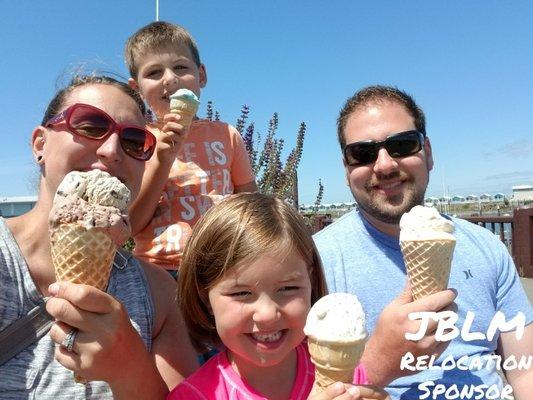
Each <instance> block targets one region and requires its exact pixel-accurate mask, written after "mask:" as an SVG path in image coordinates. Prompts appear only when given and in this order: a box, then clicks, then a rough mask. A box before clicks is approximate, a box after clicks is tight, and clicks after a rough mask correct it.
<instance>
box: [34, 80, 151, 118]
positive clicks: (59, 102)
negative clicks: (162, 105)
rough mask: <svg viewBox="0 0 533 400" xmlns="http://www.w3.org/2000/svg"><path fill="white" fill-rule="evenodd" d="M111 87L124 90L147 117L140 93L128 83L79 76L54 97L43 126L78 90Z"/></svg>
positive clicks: (45, 114) (47, 109)
mask: <svg viewBox="0 0 533 400" xmlns="http://www.w3.org/2000/svg"><path fill="white" fill-rule="evenodd" d="M95 84H100V85H110V86H115V87H116V88H118V89H120V90H122V91H123V92H124V93H126V94H127V95H128V96H130V97H131V98H132V99H133V100H134V101H135V102H136V103H137V105H138V106H139V109H140V110H141V112H142V114H143V115H144V116H146V115H147V111H146V106H145V104H144V101H143V100H142V98H141V96H140V95H139V93H137V92H136V91H135V90H133V89H132V88H131V87H130V86H129V85H128V84H127V83H124V82H121V81H119V80H116V79H115V78H111V77H110V76H107V75H77V76H74V77H73V78H72V79H71V81H70V82H69V84H68V85H67V86H66V87H64V88H62V89H60V90H59V91H58V92H57V93H56V94H55V96H54V98H53V99H52V100H51V101H50V103H49V104H48V107H47V108H46V112H45V113H44V117H43V120H42V122H41V125H43V126H44V125H45V124H46V123H47V122H48V121H49V120H50V119H51V118H52V117H53V116H55V115H57V114H58V113H59V111H60V110H61V108H62V106H63V104H64V102H65V99H66V98H67V96H68V95H69V94H70V93H71V92H72V91H73V90H74V89H76V88H78V87H81V86H84V85H95Z"/></svg>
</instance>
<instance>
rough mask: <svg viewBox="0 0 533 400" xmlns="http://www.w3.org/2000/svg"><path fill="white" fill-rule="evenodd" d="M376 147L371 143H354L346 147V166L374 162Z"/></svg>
mask: <svg viewBox="0 0 533 400" xmlns="http://www.w3.org/2000/svg"><path fill="white" fill-rule="evenodd" d="M377 154H378V153H377V150H376V146H375V145H374V144H373V143H354V144H352V145H348V146H346V148H345V150H344V156H345V158H346V162H347V163H348V165H358V164H368V163H371V162H373V161H375V160H376V156H377Z"/></svg>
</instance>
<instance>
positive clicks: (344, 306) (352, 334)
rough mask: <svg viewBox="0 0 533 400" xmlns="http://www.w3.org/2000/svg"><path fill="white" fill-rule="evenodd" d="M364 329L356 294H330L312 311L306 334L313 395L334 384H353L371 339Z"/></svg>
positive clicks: (309, 315) (305, 328)
mask: <svg viewBox="0 0 533 400" xmlns="http://www.w3.org/2000/svg"><path fill="white" fill-rule="evenodd" d="M365 325H366V323H365V313H364V311H363V307H362V306H361V303H360V302H359V300H358V299H357V296H355V295H353V294H349V293H331V294H328V295H327V296H324V297H322V298H321V299H319V300H318V301H317V302H316V303H315V304H314V305H313V307H311V310H310V311H309V314H308V315H307V320H306V324H305V327H304V332H305V334H306V335H307V344H308V347H309V354H310V355H311V361H312V362H313V364H315V382H314V384H313V388H312V391H311V393H312V394H317V393H320V392H322V391H324V390H325V389H326V388H327V387H328V386H329V385H331V384H332V383H334V382H344V383H353V378H354V371H355V367H356V366H357V364H358V363H359V359H360V358H361V355H362V354H363V350H364V348H365V342H366V338H367V336H368V335H367V332H366V328H365Z"/></svg>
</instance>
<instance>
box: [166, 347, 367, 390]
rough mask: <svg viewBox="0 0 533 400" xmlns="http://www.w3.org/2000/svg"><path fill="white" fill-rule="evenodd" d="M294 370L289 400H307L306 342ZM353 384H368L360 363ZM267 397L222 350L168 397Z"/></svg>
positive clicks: (311, 370) (310, 377) (311, 372)
mask: <svg viewBox="0 0 533 400" xmlns="http://www.w3.org/2000/svg"><path fill="white" fill-rule="evenodd" d="M296 355H297V360H298V361H297V366H296V368H297V371H296V380H295V381H294V385H293V387H292V391H291V395H290V397H289V399H290V400H306V399H307V398H308V397H309V393H310V392H311V389H312V387H313V383H314V380H315V366H314V364H313V363H312V362H311V358H310V356H309V353H308V351H307V343H306V342H302V343H301V344H300V345H299V346H298V347H296ZM353 383H354V384H359V385H363V384H367V383H368V382H367V378H366V373H365V371H364V368H362V367H361V366H360V365H359V366H358V367H357V368H356V370H355V372H354V382H353ZM182 399H183V400H186V399H187V400H196V399H198V400H207V399H209V400H211V399H217V400H268V399H267V398H266V397H264V396H262V395H261V394H260V393H258V392H257V391H255V390H254V389H253V388H252V387H250V386H249V385H248V384H247V383H246V382H245V381H244V380H243V379H242V378H241V377H240V376H239V375H238V374H237V373H236V372H235V370H234V369H233V367H232V366H231V363H230V362H229V360H228V356H227V352H226V351H222V352H220V353H219V354H217V355H216V356H214V357H213V358H211V359H210V360H209V361H208V362H207V363H205V364H204V365H203V366H202V367H201V368H200V369H199V370H198V371H196V372H195V373H194V374H192V375H191V376H190V377H189V378H187V379H186V380H185V381H183V382H182V383H180V384H179V385H178V386H177V387H176V388H175V389H174V390H173V391H172V392H170V394H169V395H168V396H167V400H182Z"/></svg>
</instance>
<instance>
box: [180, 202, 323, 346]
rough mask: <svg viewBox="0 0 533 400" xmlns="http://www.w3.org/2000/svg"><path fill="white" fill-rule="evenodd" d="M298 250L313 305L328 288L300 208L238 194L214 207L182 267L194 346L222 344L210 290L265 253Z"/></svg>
mask: <svg viewBox="0 0 533 400" xmlns="http://www.w3.org/2000/svg"><path fill="white" fill-rule="evenodd" d="M289 252H296V253H297V254H299V255H300V256H301V257H302V258H303V259H304V260H305V262H306V263H307V266H308V269H309V278H310V280H311V299H310V300H311V304H314V303H315V302H316V301H317V300H318V299H319V298H320V297H322V296H324V295H325V294H326V292H327V289H326V288H327V287H326V281H325V278H324V272H323V270H322V264H321V262H320V257H319V255H318V251H317V249H316V247H315V245H314V242H313V239H312V238H311V233H310V231H309V229H308V227H307V226H306V225H305V222H304V221H303V219H302V218H301V217H300V215H298V213H297V212H296V211H295V210H294V209H293V208H292V207H290V206H289V205H287V204H286V203H284V202H283V201H282V200H280V199H277V198H275V197H272V196H268V195H264V194H260V193H239V194H236V195H233V196H230V197H229V198H227V199H225V200H223V201H222V202H221V203H219V204H217V205H215V206H214V207H212V208H211V209H210V210H209V211H208V212H207V213H206V214H204V216H203V217H202V218H201V219H200V220H199V221H198V223H197V224H196V225H195V227H194V229H193V232H192V235H191V237H190V239H189V241H188V243H187V246H186V248H185V252H184V254H183V260H182V263H181V266H180V270H179V279H178V285H179V288H178V299H179V303H180V308H181V311H182V313H183V317H184V319H185V322H186V324H187V328H188V329H189V335H190V336H191V340H192V342H193V344H194V346H195V347H196V348H197V350H199V351H205V350H206V349H208V348H209V347H211V346H216V345H218V344H219V341H220V339H219V337H218V334H217V331H216V327H215V319H214V317H213V315H212V313H211V312H210V305H209V290H210V289H211V288H212V287H213V286H214V285H216V284H217V282H218V281H219V280H220V279H221V278H222V277H223V276H224V275H225V274H226V273H227V272H228V271H230V270H232V269H233V268H235V267H236V266H238V267H241V266H243V265H246V263H253V262H254V261H255V260H256V259H257V258H259V257H261V256H262V255H264V254H276V255H278V256H279V257H283V256H284V255H286V254H288V253H289Z"/></svg>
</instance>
